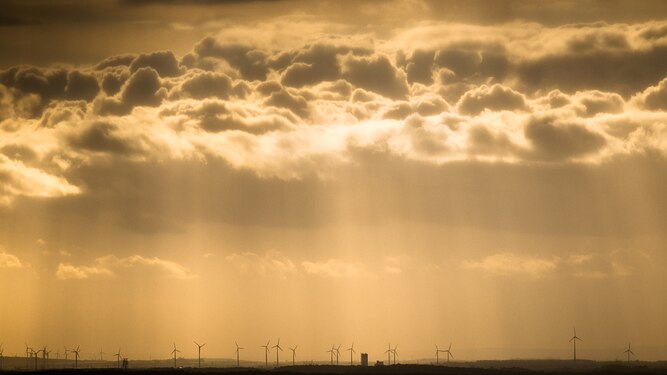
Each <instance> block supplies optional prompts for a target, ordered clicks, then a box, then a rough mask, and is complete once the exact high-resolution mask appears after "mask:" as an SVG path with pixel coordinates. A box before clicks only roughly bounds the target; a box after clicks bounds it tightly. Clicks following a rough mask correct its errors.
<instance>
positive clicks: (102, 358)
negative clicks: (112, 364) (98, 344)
mask: <svg viewBox="0 0 667 375" xmlns="http://www.w3.org/2000/svg"><path fill="white" fill-rule="evenodd" d="M105 354H106V353H105V352H103V351H102V348H100V361H104V355H105Z"/></svg>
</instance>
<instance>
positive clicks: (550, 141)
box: [524, 116, 606, 161]
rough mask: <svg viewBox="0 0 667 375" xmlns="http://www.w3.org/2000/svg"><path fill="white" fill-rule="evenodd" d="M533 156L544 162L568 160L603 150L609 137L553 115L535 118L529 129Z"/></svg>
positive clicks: (528, 125)
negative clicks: (562, 120) (606, 138)
mask: <svg viewBox="0 0 667 375" xmlns="http://www.w3.org/2000/svg"><path fill="white" fill-rule="evenodd" d="M524 134H525V136H526V138H527V139H528V140H529V141H530V143H531V145H532V147H533V150H532V152H533V155H534V156H535V157H537V158H539V159H542V160H555V161H558V160H567V159H570V158H574V157H578V156H585V155H588V154H591V153H594V152H596V151H599V150H600V149H602V147H604V146H605V144H606V141H605V138H604V137H603V136H602V135H600V134H598V133H594V132H592V131H590V130H588V129H587V128H586V127H585V126H583V125H576V124H569V123H560V122H559V121H558V120H557V119H556V118H555V117H553V116H543V117H533V118H531V119H530V120H529V121H528V123H527V124H526V127H525V132H524Z"/></svg>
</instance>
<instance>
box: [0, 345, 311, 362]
mask: <svg viewBox="0 0 667 375" xmlns="http://www.w3.org/2000/svg"><path fill="white" fill-rule="evenodd" d="M298 347H299V345H296V346H295V347H293V348H289V350H291V351H292V366H294V358H296V348H298ZM0 348H1V347H0ZM0 355H2V352H0Z"/></svg>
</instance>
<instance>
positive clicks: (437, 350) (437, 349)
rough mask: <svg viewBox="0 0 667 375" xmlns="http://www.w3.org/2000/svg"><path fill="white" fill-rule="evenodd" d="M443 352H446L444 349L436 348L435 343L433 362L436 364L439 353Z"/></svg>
mask: <svg viewBox="0 0 667 375" xmlns="http://www.w3.org/2000/svg"><path fill="white" fill-rule="evenodd" d="M445 352H446V350H442V349H440V348H438V345H437V344H436V345H435V364H436V365H437V364H439V363H440V353H445Z"/></svg>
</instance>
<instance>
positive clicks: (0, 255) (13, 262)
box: [0, 250, 24, 268]
mask: <svg viewBox="0 0 667 375" xmlns="http://www.w3.org/2000/svg"><path fill="white" fill-rule="evenodd" d="M23 267H24V265H23V263H22V262H21V260H20V259H19V258H18V257H17V256H16V255H13V254H9V253H6V252H4V251H2V250H0V268H23Z"/></svg>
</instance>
